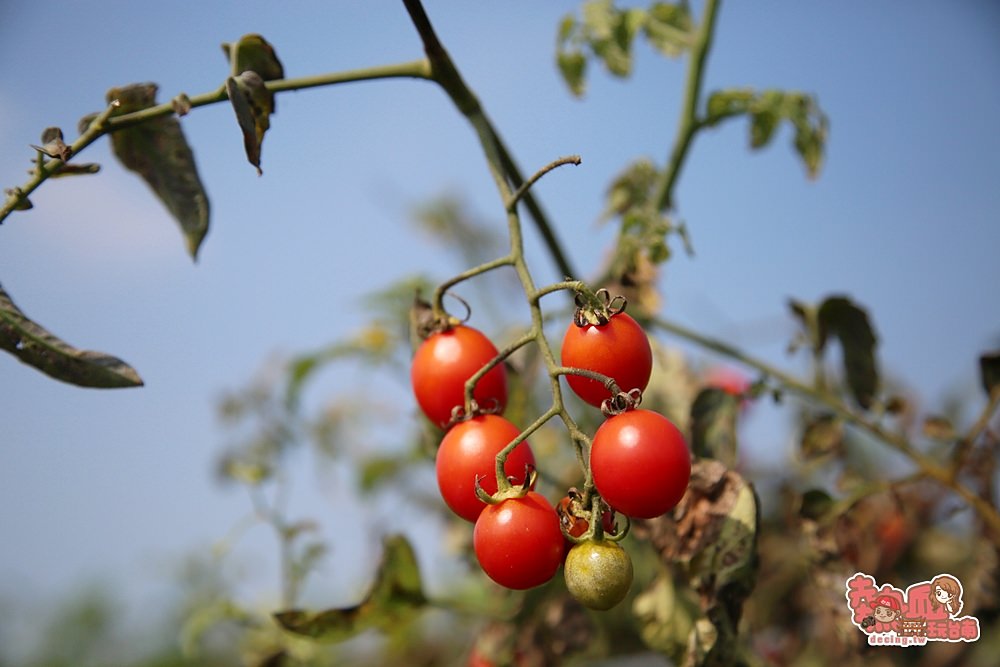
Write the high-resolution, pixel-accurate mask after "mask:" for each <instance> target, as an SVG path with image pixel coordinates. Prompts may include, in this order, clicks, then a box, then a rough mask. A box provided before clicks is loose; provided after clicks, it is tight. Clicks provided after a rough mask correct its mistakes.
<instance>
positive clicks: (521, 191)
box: [506, 155, 582, 211]
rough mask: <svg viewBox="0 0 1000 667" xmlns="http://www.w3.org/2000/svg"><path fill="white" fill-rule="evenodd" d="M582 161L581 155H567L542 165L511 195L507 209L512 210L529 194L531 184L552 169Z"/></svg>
mask: <svg viewBox="0 0 1000 667" xmlns="http://www.w3.org/2000/svg"><path fill="white" fill-rule="evenodd" d="M581 161H582V160H581V159H580V156H579V155H570V156H567V157H561V158H559V159H557V160H553V161H552V162H550V163H549V164H547V165H545V166H544V167H542V168H541V169H539V170H538V171H537V172H535V174H534V175H533V176H532V177H531V178H529V179H528V180H527V181H525V182H524V183H521V185H520V186H519V187H518V188H517V190H515V191H514V194H513V195H511V197H510V200H509V201H508V202H507V206H506V208H507V210H508V211H510V210H511V209H513V208H514V207H515V206H517V203H518V202H519V201H520V200H521V199H522V198H523V197H524V196H525V195H526V194H528V190H529V189H530V188H531V186H532V185H534V184H535V183H537V182H538V179H540V178H541V177H542V176H544V175H545V174H547V173H549V172H550V171H552V170H553V169H555V168H557V167H561V166H563V165H564V164H575V165H578V164H580V162H581Z"/></svg>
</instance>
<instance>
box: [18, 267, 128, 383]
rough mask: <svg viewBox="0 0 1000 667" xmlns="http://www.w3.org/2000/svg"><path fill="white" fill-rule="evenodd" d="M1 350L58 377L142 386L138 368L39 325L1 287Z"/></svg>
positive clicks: (73, 380) (61, 378)
mask: <svg viewBox="0 0 1000 667" xmlns="http://www.w3.org/2000/svg"><path fill="white" fill-rule="evenodd" d="M0 349H4V350H6V351H7V352H10V353H11V354H13V355H14V356H15V357H17V358H18V359H20V360H21V361H23V362H24V363H26V364H28V365H29V366H34V367H35V368H37V369H38V370H40V371H42V372H43V373H46V374H47V375H50V376H52V377H54V378H55V379H57V380H61V381H63V382H68V383H70V384H75V385H79V386H81V387H97V388H102V389H112V388H119V387H139V386H142V379H141V378H140V377H139V374H138V373H136V371H135V369H134V368H132V367H131V366H129V365H128V364H126V363H125V362H124V361H122V360H121V359H118V358H117V357H112V356H110V355H107V354H104V353H101V352H92V351H89V350H79V349H77V348H75V347H72V346H70V345H69V344H67V343H65V342H63V341H62V340H60V339H59V338H56V337H55V336H54V335H52V334H51V333H49V332H48V331H46V330H45V329H43V328H42V327H40V326H39V325H37V324H35V323H34V322H32V321H31V320H29V319H28V318H27V317H25V315H24V313H22V312H21V311H20V310H19V309H18V308H17V306H15V305H14V302H13V301H11V298H10V296H9V295H8V294H7V292H6V291H5V290H4V289H3V287H2V286H0Z"/></svg>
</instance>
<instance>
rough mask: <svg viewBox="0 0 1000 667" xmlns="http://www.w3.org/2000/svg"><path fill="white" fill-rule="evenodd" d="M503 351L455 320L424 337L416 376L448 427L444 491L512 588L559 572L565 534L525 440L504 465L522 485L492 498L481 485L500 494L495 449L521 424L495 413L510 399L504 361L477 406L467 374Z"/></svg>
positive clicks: (480, 387) (425, 406) (439, 464)
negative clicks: (468, 394)
mask: <svg viewBox="0 0 1000 667" xmlns="http://www.w3.org/2000/svg"><path fill="white" fill-rule="evenodd" d="M497 355H498V351H497V349H496V347H495V346H494V345H493V343H492V342H490V340H489V339H488V338H487V337H486V336H485V335H484V334H482V333H481V332H480V331H478V330H476V329H473V328H472V327H469V326H465V325H458V326H453V327H450V328H448V329H446V330H444V331H438V332H436V333H433V334H431V335H430V336H429V337H428V338H427V339H426V340H425V341H424V342H423V343H421V345H420V347H418V348H417V351H416V353H415V354H414V357H413V364H412V366H411V369H410V379H411V381H412V386H413V393H414V395H415V396H416V398H417V403H418V405H419V406H420V409H421V410H422V411H423V413H424V415H426V416H427V418H428V419H430V420H431V421H432V422H434V423H435V424H436V425H437V426H438V427H440V428H442V429H445V430H446V431H445V434H444V437H443V438H442V439H441V444H440V445H439V447H438V451H437V458H436V462H435V469H436V473H437V482H438V489H439V490H440V492H441V497H442V498H443V499H444V502H445V504H446V505H447V506H448V507H449V508H450V509H451V510H452V511H453V512H454V513H455V514H457V515H458V516H460V517H462V518H463V519H465V520H467V521H470V522H472V523H474V524H475V529H474V531H473V546H474V548H475V552H476V557H477V558H478V560H479V563H480V565H481V566H482V568H483V571H484V572H486V574H487V575H489V576H490V578H492V579H493V580H494V581H496V582H497V583H499V584H501V585H503V586H506V587H507V588H513V589H525V588H532V587H534V586H538V585H540V584H543V583H545V582H546V581H548V580H549V579H551V578H552V577H553V576H554V575H555V573H556V572H557V571H558V569H559V565H560V564H561V563H562V558H563V544H564V538H563V534H562V530H561V528H560V523H559V517H558V516H557V515H556V511H555V508H553V507H552V505H551V503H549V501H548V500H546V499H545V497H544V496H542V495H540V494H538V493H535V492H534V491H531V490H530V488H531V487H533V486H534V476H533V474H532V471H533V469H534V466H535V456H534V453H533V452H532V451H531V445H530V444H529V443H528V442H527V440H523V441H521V442H520V443H519V444H518V445H517V446H516V447H514V449H513V450H511V452H510V454H509V455H508V456H507V459H506V461H505V462H504V468H503V470H504V473H505V475H506V477H507V479H508V480H510V482H511V484H513V485H514V486H521V487H523V488H521V489H520V491H519V492H518V493H516V494H513V495H511V496H510V497H509V498H506V499H504V500H501V501H500V502H499V503H497V504H494V505H487V504H486V503H485V502H483V500H481V499H480V496H479V493H478V492H477V488H478V489H479V490H480V491H481V492H483V493H484V494H485V495H488V496H494V495H496V493H497V491H498V489H497V478H496V457H497V455H498V454H499V453H500V452H501V451H502V450H503V449H504V448H505V447H507V445H508V444H510V443H511V442H513V441H514V440H515V439H517V438H518V437H519V435H520V429H518V428H517V426H515V425H514V424H513V423H511V422H510V421H509V420H507V419H505V418H504V417H502V416H500V415H499V414H495V413H498V412H502V411H503V409H504V408H505V407H506V404H507V372H506V370H505V368H504V366H503V364H502V363H497V364H496V365H494V366H493V367H492V368H490V370H489V371H487V372H486V373H485V374H484V375H483V376H482V378H481V379H480V380H479V382H478V383H477V384H476V386H475V390H474V391H473V394H472V396H473V399H474V402H475V406H477V407H475V408H474V409H473V411H472V413H471V414H469V413H467V412H466V410H465V407H464V406H465V384H466V382H467V381H468V380H469V379H470V378H472V377H473V375H475V374H476V373H477V372H479V371H480V370H481V369H483V368H484V367H485V366H486V365H487V364H490V363H491V362H493V361H495V360H496V359H497ZM478 406H482V409H479V408H478ZM522 494H523V495H522Z"/></svg>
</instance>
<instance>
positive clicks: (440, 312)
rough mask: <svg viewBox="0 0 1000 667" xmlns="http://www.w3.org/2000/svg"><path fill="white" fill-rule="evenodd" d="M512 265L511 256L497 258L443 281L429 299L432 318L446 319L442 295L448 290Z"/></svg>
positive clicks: (512, 259)
mask: <svg viewBox="0 0 1000 667" xmlns="http://www.w3.org/2000/svg"><path fill="white" fill-rule="evenodd" d="M513 263H514V258H513V257H512V256H511V255H507V256H505V257H498V258H496V259H494V260H491V261H489V262H486V263H484V264H480V265H479V266H474V267H472V268H471V269H469V270H467V271H463V272H462V273H459V274H458V275H456V276H453V277H451V278H449V279H448V280H446V281H444V282H443V283H441V284H440V285H438V286H437V288H436V289H435V290H434V296H433V298H432V299H431V307H432V308H433V309H434V317H435V318H438V319H444V318H446V317H447V315H446V311H445V309H444V295H445V294H446V293H447V292H448V290H449V289H451V288H452V287H454V286H455V285H457V284H459V283H460V282H463V281H466V280H469V279H470V278H475V277H476V276H480V275H482V274H484V273H487V272H489V271H493V270H494V269H499V268H500V267H503V266H511V265H512V264H513Z"/></svg>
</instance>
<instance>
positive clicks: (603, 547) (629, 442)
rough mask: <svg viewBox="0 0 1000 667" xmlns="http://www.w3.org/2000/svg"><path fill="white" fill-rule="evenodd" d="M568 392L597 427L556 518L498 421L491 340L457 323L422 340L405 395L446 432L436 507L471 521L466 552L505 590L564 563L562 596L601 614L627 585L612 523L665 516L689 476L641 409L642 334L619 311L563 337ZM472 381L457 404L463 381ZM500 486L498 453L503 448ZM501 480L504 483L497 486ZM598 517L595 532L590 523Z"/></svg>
mask: <svg viewBox="0 0 1000 667" xmlns="http://www.w3.org/2000/svg"><path fill="white" fill-rule="evenodd" d="M561 357H562V364H563V369H562V370H560V371H558V372H560V373H562V374H565V376H566V380H567V383H568V384H569V387H570V388H571V389H572V390H573V392H575V393H576V394H577V395H578V396H579V397H580V398H581V399H583V400H584V401H585V402H587V403H589V404H591V405H595V406H599V407H601V409H602V412H604V414H605V416H606V419H605V421H604V423H603V424H601V426H600V427H599V428H598V429H597V431H596V433H595V434H594V437H593V439H592V441H591V443H590V451H589V460H588V461H586V463H588V464H589V467H590V473H591V474H590V479H592V485H590V486H588V487H587V488H586V489H585V492H584V493H580V492H577V491H576V490H575V489H572V490H571V491H570V492H569V494H568V495H567V496H566V497H565V498H563V499H562V501H561V502H560V503H559V505H558V511H557V509H556V508H555V507H553V505H552V504H551V503H550V502H549V501H548V500H547V499H546V498H545V496H543V495H541V494H540V493H538V492H536V491H535V490H534V482H535V474H534V467H535V456H534V453H533V452H532V450H531V446H530V444H529V443H528V441H527V439H526V438H525V437H524V434H522V432H521V431H520V430H519V429H518V427H517V426H515V425H514V424H513V423H511V422H510V421H509V420H507V419H506V418H504V417H503V416H502V412H503V410H504V408H505V407H506V403H507V376H506V369H505V366H504V364H503V359H502V358H501V355H500V354H499V352H498V351H497V348H496V347H495V346H494V345H493V343H492V342H491V341H490V340H489V339H488V338H487V337H486V336H485V335H483V334H482V333H481V332H479V331H477V330H476V329H473V328H472V327H469V326H466V325H457V326H451V327H448V328H446V329H444V330H440V331H437V332H435V333H432V334H431V335H429V336H428V337H427V339H426V340H424V341H423V343H422V344H421V345H420V346H419V348H418V349H417V351H416V353H415V354H414V357H413V364H412V368H411V380H412V387H413V392H414V395H415V396H416V399H417V403H418V404H419V406H420V408H421V410H422V411H423V413H424V414H425V415H426V416H427V418H428V419H429V420H430V421H431V422H433V423H434V424H435V425H437V426H438V427H439V428H441V429H443V430H444V435H443V437H442V439H441V442H440V445H439V447H438V451H437V458H436V464H435V468H436V473H437V482H438V488H439V490H440V492H441V496H442V498H443V499H444V502H445V504H446V505H447V506H448V507H449V508H450V509H451V510H452V511H453V512H454V513H455V514H457V515H458V516H460V517H462V518H463V519H465V520H467V521H469V522H472V523H474V524H475V527H474V529H473V536H472V542H473V548H474V551H475V554H476V558H477V560H478V561H479V564H480V566H481V567H482V569H483V571H484V572H485V573H486V574H487V575H488V576H489V577H490V578H491V579H493V580H494V581H495V582H497V583H498V584H500V585H502V586H505V587H507V588H511V589H519V590H520V589H527V588H532V587H535V586H539V585H541V584H543V583H545V582H547V581H549V580H550V579H552V577H553V576H554V575H555V574H556V572H557V571H558V570H559V566H560V565H563V564H564V565H565V567H564V576H565V581H566V586H567V589H568V590H569V591H570V593H571V594H572V595H573V596H574V597H575V598H576V599H577V600H578V601H580V602H581V603H582V604H584V605H585V606H587V607H590V608H593V609H609V608H611V607H613V606H614V605H616V604H618V603H619V602H620V601H621V600H622V599H624V597H625V596H626V594H627V593H628V589H629V587H630V585H631V582H632V563H631V560H630V559H629V556H628V553H627V552H626V551H625V550H624V549H622V547H621V545H620V544H619V543H618V541H619V540H620V539H621V538H623V537H624V536H625V533H626V532H627V523H626V525H625V530H624V531H622V530H620V529H619V526H618V523H617V521H616V515H618V514H621V515H624V516H625V517H626V518H628V517H631V518H652V517H656V516H660V515H662V514H664V513H665V512H668V511H669V510H670V509H672V508H673V507H674V506H675V505H676V504H677V503H678V502H679V501H680V499H681V497H682V496H683V495H684V492H685V490H686V488H687V484H688V481H689V478H690V474H691V461H690V454H689V452H688V448H687V444H686V443H685V441H684V437H683V435H682V434H681V433H680V431H679V430H678V429H677V427H676V426H675V425H674V424H673V423H671V422H670V420H668V419H667V418H666V417H664V416H662V415H660V414H658V413H656V412H653V411H651V410H645V409H639V408H638V403H639V401H640V400H641V392H642V390H644V389H645V388H646V385H647V383H648V382H649V378H650V375H651V373H652V365H653V357H652V351H651V348H650V345H649V341H648V339H647V338H646V334H645V332H644V331H643V330H642V327H641V326H640V325H639V324H638V323H637V322H636V321H635V320H634V319H632V318H631V317H629V316H628V315H626V314H625V313H624V312H620V311H618V312H612V313H611V314H610V315H608V314H606V313H605V314H603V315H602V316H601V317H591V318H584V317H582V316H581V315H580V314H579V312H578V314H577V315H576V316H575V317H574V321H573V323H571V324H570V325H569V327H568V328H567V330H566V333H565V335H564V337H563V345H562V352H561ZM477 375H478V380H477V382H476V383H475V386H474V387H473V388H472V393H471V395H470V399H471V400H470V401H469V402H468V403H467V402H466V385H467V384H468V383H469V382H470V380H471V378H473V377H474V376H477ZM514 443H516V445H515V446H514V447H513V448H512V449H510V451H509V452H508V454H507V457H506V459H505V460H504V465H503V468H502V477H501V478H500V480H499V481H501V482H504V483H503V484H502V485H498V479H497V473H498V467H497V466H498V455H499V454H500V453H501V452H502V451H503V450H505V449H507V448H508V447H510V446H511V445H513V444H514ZM505 480H506V481H505ZM595 521H596V525H594V526H591V523H593V522H595Z"/></svg>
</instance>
